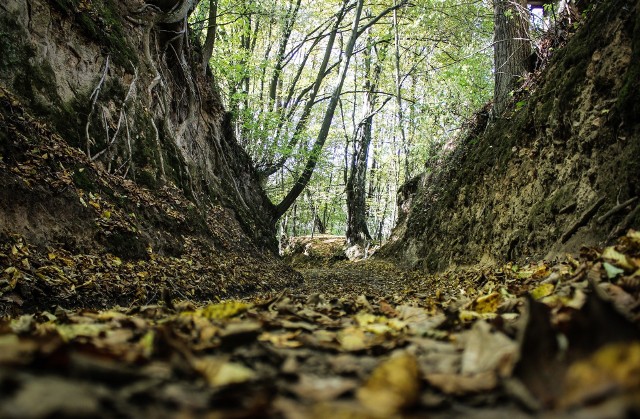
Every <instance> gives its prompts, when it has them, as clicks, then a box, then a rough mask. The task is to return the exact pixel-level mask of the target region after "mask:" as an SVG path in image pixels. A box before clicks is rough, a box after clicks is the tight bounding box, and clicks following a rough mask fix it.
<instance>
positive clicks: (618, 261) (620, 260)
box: [601, 246, 640, 272]
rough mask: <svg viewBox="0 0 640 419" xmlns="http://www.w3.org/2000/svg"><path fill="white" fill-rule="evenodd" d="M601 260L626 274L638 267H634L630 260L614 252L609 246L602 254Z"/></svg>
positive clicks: (612, 247)
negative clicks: (608, 262)
mask: <svg viewBox="0 0 640 419" xmlns="http://www.w3.org/2000/svg"><path fill="white" fill-rule="evenodd" d="M601 258H602V259H604V260H607V261H610V262H612V263H613V264H614V265H616V266H618V267H620V268H622V269H624V270H625V271H627V272H633V271H635V270H636V269H638V268H639V267H640V266H635V264H634V263H633V261H632V260H631V259H630V258H627V256H626V255H624V254H623V253H620V252H618V251H617V250H616V248H615V246H609V247H606V248H605V249H604V251H603V252H602V255H601Z"/></svg>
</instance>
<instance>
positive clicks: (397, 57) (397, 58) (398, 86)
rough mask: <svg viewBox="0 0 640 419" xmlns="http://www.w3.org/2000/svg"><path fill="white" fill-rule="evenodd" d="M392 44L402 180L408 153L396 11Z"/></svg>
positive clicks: (406, 169)
mask: <svg viewBox="0 0 640 419" xmlns="http://www.w3.org/2000/svg"><path fill="white" fill-rule="evenodd" d="M393 38H394V39H393V41H394V42H393V44H394V58H395V60H394V64H395V65H394V70H395V74H394V76H395V82H396V91H395V94H396V115H397V117H398V131H399V132H400V141H401V144H402V149H403V150H404V152H405V155H404V178H405V179H409V153H408V148H409V146H408V143H407V135H406V131H405V129H404V111H403V109H402V79H401V78H400V66H401V64H400V28H399V27H398V11H397V10H394V11H393Z"/></svg>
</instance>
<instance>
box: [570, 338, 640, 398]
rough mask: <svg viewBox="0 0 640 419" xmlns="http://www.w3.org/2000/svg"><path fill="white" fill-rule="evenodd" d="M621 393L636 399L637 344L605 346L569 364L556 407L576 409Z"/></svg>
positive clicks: (639, 383)
mask: <svg viewBox="0 0 640 419" xmlns="http://www.w3.org/2000/svg"><path fill="white" fill-rule="evenodd" d="M625 392H626V393H633V394H635V395H636V396H640V341H636V342H629V343H614V344H610V345H606V346H605V347H603V348H601V349H600V350H598V351H597V352H596V353H594V354H593V355H592V356H590V357H588V358H587V359H584V360H581V361H577V362H575V363H573V364H572V365H571V366H570V367H569V370H568V371H567V375H566V378H565V392H564V394H563V395H562V396H561V399H560V405H561V406H564V407H572V406H579V405H584V404H587V403H589V402H592V401H594V400H597V399H600V398H602V397H604V396H611V395H612V394H620V393H625Z"/></svg>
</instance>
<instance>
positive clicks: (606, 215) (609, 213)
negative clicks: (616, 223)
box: [596, 196, 638, 224]
mask: <svg viewBox="0 0 640 419" xmlns="http://www.w3.org/2000/svg"><path fill="white" fill-rule="evenodd" d="M637 200H638V197H637V196H634V197H633V198H631V199H628V200H626V201H625V202H623V203H622V204H618V205H616V206H615V207H613V208H611V209H610V210H609V211H607V212H606V213H604V215H603V216H601V217H598V219H597V220H596V221H597V222H598V224H602V223H603V222H604V221H605V220H606V219H607V218H609V217H611V216H612V215H614V214H616V213H617V212H620V211H621V210H623V209H624V208H626V207H628V206H629V205H631V204H634V203H635V202H636V201H637Z"/></svg>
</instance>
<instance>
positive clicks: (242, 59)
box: [191, 0, 493, 236]
mask: <svg viewBox="0 0 640 419" xmlns="http://www.w3.org/2000/svg"><path fill="white" fill-rule="evenodd" d="M341 4H342V3H341V2H340V1H337V0H332V1H326V2H311V3H307V2H302V3H301V6H300V9H299V11H298V14H297V19H295V21H294V22H293V25H292V31H291V35H290V38H289V40H288V43H287V46H286V51H285V57H284V58H285V59H284V61H282V62H281V64H282V66H281V68H278V67H277V66H278V65H279V60H278V50H279V47H280V45H281V41H282V39H283V36H284V35H285V33H286V30H285V28H286V27H287V23H288V22H289V20H288V19H290V18H291V16H292V14H291V11H292V10H293V8H294V5H295V1H286V2H268V1H266V0H245V1H242V2H240V3H238V2H232V1H230V0H220V1H219V2H218V16H217V21H216V24H217V32H216V41H215V47H214V51H213V55H212V57H211V61H210V68H211V70H212V72H213V74H214V77H215V80H216V83H217V84H218V86H219V87H220V90H221V92H222V96H223V100H224V101H225V104H226V106H227V108H228V109H229V110H230V111H231V113H232V115H233V123H234V128H235V133H236V135H237V137H238V140H239V141H240V143H241V144H242V145H243V146H244V147H245V149H246V150H247V151H248V152H249V153H250V155H251V156H252V159H253V161H254V162H255V163H256V165H257V166H258V167H259V168H265V167H269V165H270V164H273V163H276V162H278V161H280V160H284V161H285V164H284V166H283V167H281V168H280V169H279V170H278V171H277V172H276V173H275V174H273V175H272V176H271V177H269V178H268V179H265V187H266V189H267V191H268V193H269V195H270V197H271V199H272V201H274V202H278V201H279V199H281V198H282V197H283V196H284V195H285V194H286V193H287V192H288V190H289V188H290V187H291V186H292V184H293V182H294V179H296V178H297V176H298V175H299V174H300V173H301V171H302V168H303V166H304V164H305V163H306V160H307V158H308V157H309V150H310V145H311V142H312V140H313V139H315V138H316V135H317V132H318V130H319V128H320V122H321V120H322V118H323V115H324V109H325V106H326V104H327V97H328V95H329V94H330V92H331V90H332V88H333V86H334V85H335V83H336V78H337V75H338V67H339V64H340V58H341V49H342V48H343V47H344V45H343V44H344V43H346V39H341V38H339V41H338V42H337V43H336V45H335V46H334V50H333V53H332V56H331V58H330V62H329V69H330V71H329V73H328V74H327V76H326V77H325V79H324V80H323V81H322V84H321V85H320V88H319V91H318V96H317V98H316V101H315V104H314V106H313V107H312V109H311V113H310V116H309V122H308V125H307V126H306V127H305V129H303V130H299V131H298V136H297V137H294V133H295V132H296V126H297V125H298V124H299V123H300V118H301V115H302V109H303V107H304V105H305V103H306V100H307V99H308V97H309V91H310V88H311V86H312V84H313V82H314V80H315V77H316V72H317V68H318V67H319V66H320V63H321V61H322V56H323V54H324V48H325V46H326V40H327V35H328V31H329V28H330V25H331V23H332V22H333V21H335V15H334V14H335V13H337V11H338V10H339V9H340V6H341ZM393 4H395V3H394V2H393V1H389V0H385V1H384V2H382V3H373V2H370V3H365V10H367V11H368V12H367V13H368V16H377V15H378V14H379V13H381V12H382V11H383V10H385V9H388V8H389V7H391V6H393ZM208 7H209V2H200V3H199V5H198V7H197V8H196V10H195V12H194V13H193V15H192V18H191V24H192V27H193V28H194V29H195V30H196V32H197V33H198V35H199V37H200V39H201V41H204V39H205V36H206V28H207V26H208V22H207V17H208ZM352 18H353V16H352V12H349V13H347V15H346V17H345V20H344V22H343V27H344V28H345V30H346V28H348V27H349V25H350V22H351V19H352ZM366 23H367V19H365V20H364V24H366ZM397 24H398V29H397V32H398V40H399V45H398V46H399V50H398V53H399V72H400V74H399V76H400V79H399V82H400V86H399V89H398V86H397V84H398V80H397V78H396V62H395V53H394V51H395V36H396V34H395V27H394V19H393V14H392V13H388V14H386V15H385V16H383V17H382V18H381V19H380V20H379V21H378V22H377V23H376V24H375V25H373V26H372V27H371V28H370V29H369V31H367V32H366V34H365V33H364V32H363V34H362V35H361V36H360V38H359V39H358V43H357V45H356V51H359V52H358V53H357V54H356V55H355V56H354V58H353V60H352V63H351V66H350V69H349V74H348V76H347V78H346V82H345V86H344V88H343V93H342V95H341V103H340V106H339V108H338V110H337V111H336V115H335V116H334V118H333V121H332V128H331V131H330V133H329V138H328V141H327V143H326V145H325V152H324V153H323V154H322V156H321V157H320V160H319V162H318V166H317V167H316V170H315V172H314V176H313V178H312V180H311V182H310V184H309V186H308V189H309V192H310V198H309V197H307V196H305V197H304V198H303V197H301V198H299V199H298V205H297V207H296V209H295V218H296V221H295V223H297V224H296V227H295V229H296V232H297V234H304V233H310V232H311V231H312V229H313V217H312V208H314V207H315V210H316V212H318V213H320V214H321V215H322V217H321V218H322V220H323V222H325V223H326V224H327V227H328V228H329V230H330V231H329V232H331V233H335V234H340V233H344V229H345V222H346V206H345V203H344V199H345V190H344V188H345V184H344V179H345V172H344V171H345V170H346V169H345V167H346V166H348V164H349V162H350V160H351V155H352V153H353V145H352V142H353V139H354V137H355V135H356V133H357V132H358V130H359V129H360V128H359V126H360V125H359V124H360V122H361V119H362V117H363V109H364V94H363V92H364V88H363V85H364V74H366V71H367V65H370V64H367V59H366V57H365V55H364V52H365V51H366V50H367V48H366V45H367V42H370V43H373V45H374V53H373V55H374V59H375V60H377V62H379V64H380V65H381V67H382V71H381V75H380V80H379V83H378V84H379V86H378V89H377V90H378V91H379V92H380V93H378V94H377V97H376V98H375V100H376V104H377V105H376V107H375V109H376V112H377V113H376V115H375V117H374V122H373V143H372V145H371V148H370V154H369V173H368V175H367V183H368V184H367V189H368V191H369V197H368V199H367V205H368V219H369V227H370V230H371V232H372V234H375V232H376V231H380V230H384V233H383V234H382V235H383V236H385V235H387V234H388V233H389V231H390V228H391V226H392V225H393V223H394V214H395V199H396V191H397V189H398V187H399V186H400V184H401V183H403V182H404V181H405V179H407V178H410V177H413V176H415V175H416V174H417V173H419V172H421V171H423V170H424V163H425V161H427V160H429V159H433V158H436V157H437V156H438V154H439V153H440V151H441V150H442V148H443V147H445V145H446V144H448V142H449V141H450V140H451V139H452V138H453V136H455V134H456V133H457V131H458V129H459V127H460V126H462V125H463V124H464V123H465V121H466V120H467V119H468V118H469V117H470V116H471V115H472V113H473V112H474V111H475V110H476V109H478V108H479V107H481V106H482V105H483V104H484V103H486V101H487V100H488V99H489V98H490V96H491V94H492V91H493V77H492V74H491V66H492V50H491V48H489V46H490V45H491V40H492V31H493V27H492V8H491V5H490V4H489V3H483V2H480V3H473V2H472V3H458V2H454V1H452V0H443V1H439V2H432V1H426V0H419V1H416V2H412V3H411V5H410V6H404V7H401V8H400V9H399V10H398V11H397ZM276 76H277V77H276ZM274 80H277V83H276V91H275V98H270V88H271V86H272V82H273V81H274ZM398 90H399V93H400V96H401V98H402V105H401V106H402V109H401V111H402V115H403V116H402V120H400V119H399V117H398V104H397V101H396V99H395V98H396V96H397V91H398ZM401 134H402V135H401ZM308 201H312V202H308ZM292 211H293V210H291V211H290V213H289V214H288V216H285V218H287V219H288V221H289V233H291V231H292V230H293V218H294V217H293V212H292Z"/></svg>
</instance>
